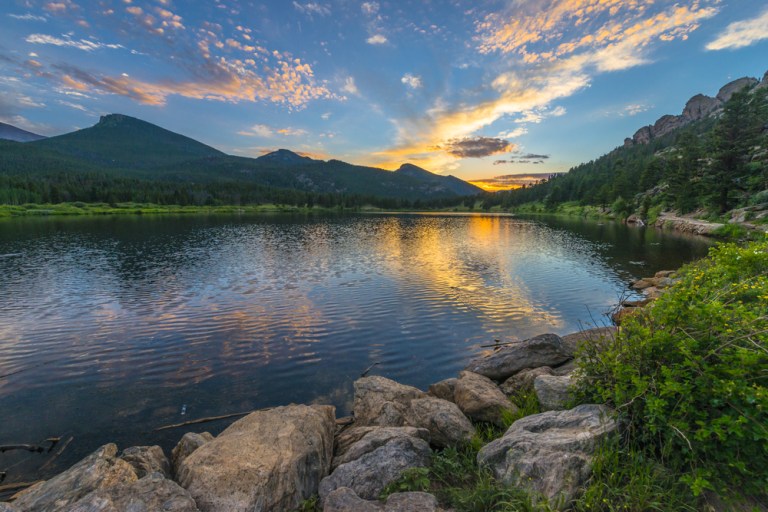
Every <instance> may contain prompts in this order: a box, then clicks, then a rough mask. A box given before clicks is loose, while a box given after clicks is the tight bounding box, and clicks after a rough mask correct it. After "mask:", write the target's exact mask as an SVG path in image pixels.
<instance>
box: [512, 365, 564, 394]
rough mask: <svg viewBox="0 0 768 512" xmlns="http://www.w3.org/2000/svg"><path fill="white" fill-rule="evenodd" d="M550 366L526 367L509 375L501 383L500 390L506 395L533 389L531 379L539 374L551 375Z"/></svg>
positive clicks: (534, 378)
mask: <svg viewBox="0 0 768 512" xmlns="http://www.w3.org/2000/svg"><path fill="white" fill-rule="evenodd" d="M552 374H553V371H552V368H550V367H549V366H539V367H538V368H526V369H525V370H521V371H520V372H518V373H516V374H515V375H513V376H511V377H510V378H508V379H507V380H505V381H504V382H503V383H502V384H501V391H502V392H503V393H504V394H506V395H507V396H515V395H518V394H520V393H525V392H528V391H531V390H532V389H533V381H534V380H536V377H538V376H539V375H552Z"/></svg>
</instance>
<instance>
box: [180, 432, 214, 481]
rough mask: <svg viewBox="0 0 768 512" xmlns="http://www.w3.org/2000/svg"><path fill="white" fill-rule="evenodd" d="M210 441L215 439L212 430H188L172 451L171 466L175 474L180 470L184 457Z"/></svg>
mask: <svg viewBox="0 0 768 512" xmlns="http://www.w3.org/2000/svg"><path fill="white" fill-rule="evenodd" d="M208 441H213V436H212V435H211V434H210V432H203V433H202V434H198V433H196V432H187V433H186V434H184V435H183V436H182V437H181V440H180V441H179V442H178V444H176V446H175V447H174V448H173V451H171V467H172V469H173V474H174V475H176V474H177V473H178V471H179V467H180V466H181V463H182V462H184V459H186V458H187V457H189V456H190V455H191V454H192V452H194V451H195V450H197V449H198V448H200V447H201V446H203V445H204V444H205V443H207V442H208Z"/></svg>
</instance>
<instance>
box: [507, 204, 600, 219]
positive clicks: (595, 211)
mask: <svg viewBox="0 0 768 512" xmlns="http://www.w3.org/2000/svg"><path fill="white" fill-rule="evenodd" d="M510 210H511V211H512V212H514V213H522V214H533V215H562V216H567V217H583V218H588V219H605V218H613V216H612V215H610V214H609V213H606V212H605V211H604V210H603V209H602V208H600V207H598V206H592V205H581V204H579V203H578V202H577V201H571V202H567V203H559V204H558V205H557V206H555V208H554V209H547V207H546V206H545V205H544V203H543V202H541V201H537V202H532V203H525V204H522V205H520V206H516V207H514V208H511V209H510Z"/></svg>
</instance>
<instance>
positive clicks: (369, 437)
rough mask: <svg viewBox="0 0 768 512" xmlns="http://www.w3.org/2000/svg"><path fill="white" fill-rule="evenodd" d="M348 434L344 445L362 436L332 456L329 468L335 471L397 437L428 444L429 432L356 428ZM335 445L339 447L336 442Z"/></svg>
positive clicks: (384, 428)
mask: <svg viewBox="0 0 768 512" xmlns="http://www.w3.org/2000/svg"><path fill="white" fill-rule="evenodd" d="M350 430H353V432H352V433H351V434H350V433H348V434H347V436H346V440H345V441H343V442H344V443H345V444H346V442H348V440H349V439H351V438H353V437H357V434H359V433H360V434H362V435H361V436H360V437H359V438H358V439H357V440H355V441H354V442H352V443H351V444H349V445H348V446H345V447H343V446H342V447H340V449H338V450H337V452H336V453H335V454H334V457H333V463H332V465H331V467H332V468H333V469H336V468H337V467H338V466H340V465H341V464H346V463H348V462H352V461H355V460H357V459H359V458H360V457H362V456H363V455H365V454H366V453H370V452H372V451H374V450H375V449H376V448H378V447H380V446H384V445H385V444H387V443H388V442H390V441H392V440H393V439H396V438H399V437H415V438H418V439H421V440H423V441H426V442H427V443H428V442H429V431H428V430H427V429H424V428H414V427H357V428H355V429H350ZM355 431H356V432H355ZM336 445H337V446H339V442H338V440H337V442H336Z"/></svg>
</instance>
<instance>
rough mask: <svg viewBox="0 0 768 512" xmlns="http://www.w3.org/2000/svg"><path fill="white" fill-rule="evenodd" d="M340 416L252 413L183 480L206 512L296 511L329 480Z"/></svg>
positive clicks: (293, 408) (207, 448) (191, 459)
mask: <svg viewBox="0 0 768 512" xmlns="http://www.w3.org/2000/svg"><path fill="white" fill-rule="evenodd" d="M334 411H335V409H334V407H332V406H306V405H290V406H286V407H276V408H274V409H268V410H263V411H257V412H254V413H251V414H249V415H248V416H246V417H245V418H242V419H240V420H238V421H236V422H235V423H233V424H232V425H230V426H229V427H228V428H227V429H226V430H224V432H222V433H221V434H219V436H218V437H216V438H215V439H213V440H212V441H209V442H207V443H205V444H203V445H202V446H200V447H199V448H197V449H196V450H195V451H194V452H192V454H191V455H189V456H188V457H187V458H186V459H185V460H184V461H183V462H181V464H180V466H179V469H178V473H177V480H178V482H179V483H180V484H181V485H182V487H184V488H185V489H187V490H188V491H189V492H190V494H191V495H192V497H193V498H194V499H195V502H197V506H198V508H199V509H200V510H201V511H202V512H214V511H219V510H228V511H246V510H261V511H281V510H292V509H294V508H296V507H297V506H298V505H299V503H301V501H303V500H305V499H307V498H309V497H310V496H312V495H313V494H314V493H315V492H316V491H317V488H318V484H319V483H320V480H321V479H322V478H323V477H325V475H327V474H328V471H329V469H330V466H331V457H332V456H333V433H334V429H335V414H334ZM422 442H423V441H422ZM425 444H426V443H425Z"/></svg>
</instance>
